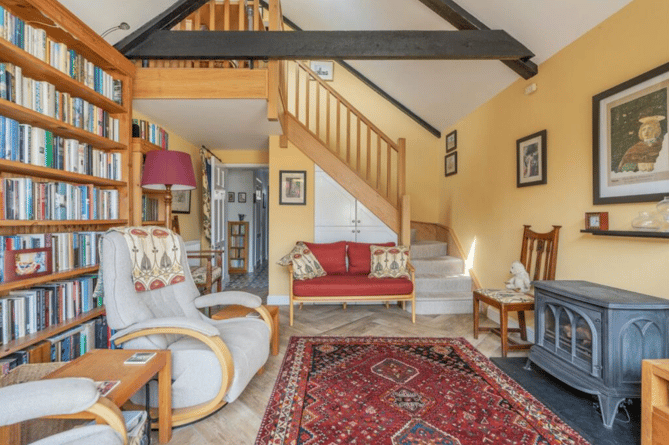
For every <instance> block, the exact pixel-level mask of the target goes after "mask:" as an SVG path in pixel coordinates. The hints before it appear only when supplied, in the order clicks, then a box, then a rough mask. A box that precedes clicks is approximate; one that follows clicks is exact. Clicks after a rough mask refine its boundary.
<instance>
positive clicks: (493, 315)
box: [486, 306, 534, 342]
mask: <svg viewBox="0 0 669 445" xmlns="http://www.w3.org/2000/svg"><path fill="white" fill-rule="evenodd" d="M486 316H487V317H488V318H489V319H490V320H492V321H494V322H495V323H497V324H499V311H497V310H495V308H494V307H492V306H488V311H487V312H486ZM509 327H510V328H517V327H518V321H517V320H516V319H515V318H512V317H509ZM527 339H528V340H530V341H532V342H534V326H529V325H528V326H527Z"/></svg>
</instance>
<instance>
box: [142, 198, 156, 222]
mask: <svg viewBox="0 0 669 445" xmlns="http://www.w3.org/2000/svg"><path fill="white" fill-rule="evenodd" d="M159 204H160V203H159V201H158V199H156V198H150V197H148V196H146V195H142V221H158V220H159V219H160V214H159Z"/></svg>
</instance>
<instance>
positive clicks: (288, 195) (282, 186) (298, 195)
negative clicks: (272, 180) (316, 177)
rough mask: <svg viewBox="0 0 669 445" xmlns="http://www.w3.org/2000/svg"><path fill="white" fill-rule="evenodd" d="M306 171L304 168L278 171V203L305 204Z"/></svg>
mask: <svg viewBox="0 0 669 445" xmlns="http://www.w3.org/2000/svg"><path fill="white" fill-rule="evenodd" d="M306 203H307V172H306V170H301V171H296V170H281V171H279V204H280V205H306Z"/></svg>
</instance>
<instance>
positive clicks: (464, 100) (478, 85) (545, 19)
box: [61, 0, 631, 148]
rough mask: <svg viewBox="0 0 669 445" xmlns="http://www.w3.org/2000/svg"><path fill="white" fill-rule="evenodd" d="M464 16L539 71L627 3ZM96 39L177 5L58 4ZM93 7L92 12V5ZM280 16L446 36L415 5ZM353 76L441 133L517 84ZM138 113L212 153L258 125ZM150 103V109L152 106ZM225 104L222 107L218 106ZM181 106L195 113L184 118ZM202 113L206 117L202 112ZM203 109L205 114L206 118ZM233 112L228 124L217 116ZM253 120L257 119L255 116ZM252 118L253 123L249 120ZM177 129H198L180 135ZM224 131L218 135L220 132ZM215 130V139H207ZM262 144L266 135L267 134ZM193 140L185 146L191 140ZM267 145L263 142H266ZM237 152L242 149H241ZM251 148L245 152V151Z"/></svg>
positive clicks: (411, 63)
mask: <svg viewBox="0 0 669 445" xmlns="http://www.w3.org/2000/svg"><path fill="white" fill-rule="evenodd" d="M456 1H457V3H458V4H459V5H460V6H461V7H463V8H464V9H465V10H467V11H468V12H470V13H471V14H473V15H474V16H475V17H477V18H478V19H479V20H480V21H481V22H483V23H484V24H486V25H487V26H488V27H489V28H491V29H503V30H505V31H507V32H508V33H509V34H510V35H511V36H513V37H515V38H516V39H517V40H519V41H520V42H521V43H523V44H524V45H525V46H527V47H528V48H529V49H530V50H531V51H532V52H534V53H535V55H536V56H535V57H534V58H533V59H532V61H534V62H535V63H537V64H541V63H542V62H543V61H545V60H546V59H548V58H549V57H551V56H552V55H553V54H555V53H556V52H558V51H559V50H560V49H562V48H564V47H565V46H567V45H568V44H569V43H571V42H573V41H574V40H576V39H577V38H578V37H580V36H581V35H583V34H584V33H585V32H587V31H588V30H590V29H592V28H593V27H595V26H596V25H597V24H599V23H601V22H602V21H603V20H605V19H606V18H607V17H609V16H610V15H612V14H613V13H615V12H616V11H618V10H619V9H620V8H622V7H623V6H625V5H626V4H627V3H629V2H630V1H631V0H586V1H583V0H559V1H556V0H515V1H509V0H456ZM61 2H62V3H63V4H64V5H65V6H66V7H67V8H69V9H70V10H71V11H73V12H74V13H75V14H76V15H77V16H79V17H80V18H81V19H82V20H83V21H84V22H86V23H87V24H88V25H89V26H91V27H92V28H93V29H94V30H95V31H97V32H99V33H101V32H103V31H104V30H106V29H108V28H110V27H112V26H115V25H118V23H120V22H121V21H125V22H128V23H129V24H130V25H131V29H130V30H129V31H120V30H119V31H115V32H113V33H111V34H110V35H109V36H108V37H107V40H108V41H110V42H111V43H115V42H117V41H119V40H120V39H122V38H123V37H125V35H127V34H128V33H131V32H132V31H134V30H136V29H137V28H138V27H139V26H141V25H142V24H143V23H145V22H146V21H148V20H150V19H151V18H153V17H154V16H156V15H158V14H159V13H161V12H162V11H163V10H165V9H166V8H167V7H169V6H170V5H171V4H173V3H174V2H175V0H95V1H94V2H91V1H90V0H61ZM92 4H94V5H95V6H94V7H92V6H91V5H92ZM282 8H283V12H284V15H285V16H286V17H288V18H289V19H290V20H292V21H293V22H295V24H297V25H298V26H300V27H301V28H302V29H305V30H384V29H385V30H450V29H453V28H452V27H451V26H450V25H449V24H448V23H447V22H445V21H444V20H443V19H442V18H441V17H439V16H438V15H437V14H435V13H434V12H432V11H431V10H430V9H429V8H427V7H426V6H424V5H423V4H422V3H421V2H420V1H419V0H385V1H383V2H379V1H378V0H319V1H314V0H282ZM349 63H350V64H351V65H352V66H353V67H354V68H355V69H357V70H358V71H360V72H361V73H362V74H363V75H365V76H366V77H367V78H369V79H370V80H371V81H372V82H374V83H376V84H377V85H378V86H379V87H381V88H382V89H383V90H385V91H386V92H387V93H388V94H389V95H390V96H392V97H393V98H395V99H396V100H398V101H399V102H400V103H402V104H403V105H405V106H406V107H407V108H409V109H410V110H412V111H413V112H414V113H415V114H417V115H418V116H420V117H421V118H422V119H424V120H425V121H427V122H428V123H429V124H431V125H432V126H433V127H435V128H437V129H438V130H440V131H441V130H443V129H445V128H447V127H448V126H451V125H453V124H454V123H456V122H457V121H458V120H460V119H462V118H463V117H465V116H466V115H467V114H469V113H471V112H472V111H473V110H475V109H476V108H477V107H479V106H480V105H482V104H484V103H485V102H487V101H488V100H490V99H491V98H492V97H494V96H495V95H496V94H497V93H499V92H500V91H502V90H503V89H504V88H506V87H507V86H508V85H509V84H511V83H512V82H514V81H515V80H517V79H518V78H519V76H518V75H517V74H516V73H515V72H513V71H512V70H511V69H510V68H508V67H507V66H505V65H503V64H502V63H501V62H499V61H438V60H429V61H416V60H401V61H360V60H355V61H350V62H349ZM136 102H137V105H136V107H137V108H138V109H139V110H140V111H142V112H144V113H146V114H148V115H149V116H152V117H155V118H156V119H164V121H163V122H162V124H163V125H166V126H168V127H170V128H172V129H174V131H177V132H178V133H179V134H181V135H182V136H184V137H185V138H187V139H189V138H190V136H189V135H196V136H197V137H198V139H197V140H192V141H191V142H193V143H198V144H199V143H201V142H199V141H201V140H204V139H206V138H208V140H209V142H210V144H209V145H211V146H213V147H218V145H219V144H221V143H222V144H225V145H228V143H227V141H229V140H232V139H235V138H237V137H238V136H235V135H236V134H239V133H240V131H242V130H240V129H246V130H245V131H248V134H249V135H250V136H249V138H248V139H247V140H248V141H251V140H254V141H255V140H256V137H257V136H258V135H257V131H258V128H259V127H260V126H261V124H260V122H252V121H247V122H243V121H240V120H239V119H237V115H238V114H239V110H240V108H234V111H233V107H229V106H226V105H223V104H220V105H216V106H215V107H214V106H213V105H211V104H209V105H207V106H205V107H201V106H200V105H199V104H198V106H197V107H195V106H193V104H191V103H184V104H181V105H179V104H178V103H179V102H181V101H170V102H173V103H171V104H170V105H162V104H155V103H154V104H151V105H149V104H144V102H151V101H136ZM153 102H155V101H153ZM219 102H226V101H219ZM185 106H188V107H192V108H190V110H189V113H188V115H184V114H183V109H186V108H184V107H185ZM203 108H204V109H203ZM205 109H206V110H205ZM212 110H213V111H218V112H219V114H218V116H219V117H220V119H219V120H218V121H215V122H214V126H212V127H209V128H206V127H205V126H204V123H205V122H206V123H212V121H213V118H212V116H211V115H209V114H208V113H209V112H211V111H212ZM228 111H230V112H231V113H232V115H230V116H228V117H226V118H225V119H224V118H223V116H225V115H222V114H220V113H225V112H228ZM156 113H158V114H159V115H157V114H156ZM250 114H252V115H254V116H256V117H260V114H259V110H257V109H254V110H252V111H250ZM248 117H250V116H248ZM230 121H234V122H236V123H237V124H238V125H240V126H238V127H232V129H233V130H234V131H235V132H236V133H234V135H232V136H231V135H228V134H223V133H222V131H223V128H222V127H221V125H223V126H225V125H226V124H225V122H230ZM180 128H185V129H189V128H197V129H198V131H194V130H190V131H187V133H181V132H180ZM219 128H220V129H221V131H220V132H219V131H218V129H219ZM212 129H215V133H216V134H219V139H214V138H215V136H214V135H209V136H207V135H204V134H201V132H204V133H207V132H211V131H212ZM265 136H266V134H265ZM189 140H190V139H189ZM265 140H266V139H265ZM239 148H241V147H239ZM248 148H250V147H248Z"/></svg>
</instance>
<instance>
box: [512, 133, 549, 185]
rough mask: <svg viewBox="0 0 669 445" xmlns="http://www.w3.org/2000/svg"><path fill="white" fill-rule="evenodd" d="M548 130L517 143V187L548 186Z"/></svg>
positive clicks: (519, 140)
mask: <svg viewBox="0 0 669 445" xmlns="http://www.w3.org/2000/svg"><path fill="white" fill-rule="evenodd" d="M546 139H547V137H546V130H542V131H540V132H538V133H534V134H531V135H529V136H525V137H524V138H522V139H518V140H517V141H516V187H527V186H529V185H539V184H546V182H547V181H548V178H547V174H546V173H547V172H546V170H547V166H548V161H547V157H546V153H547V151H548V150H547V148H546V143H547V141H546Z"/></svg>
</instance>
